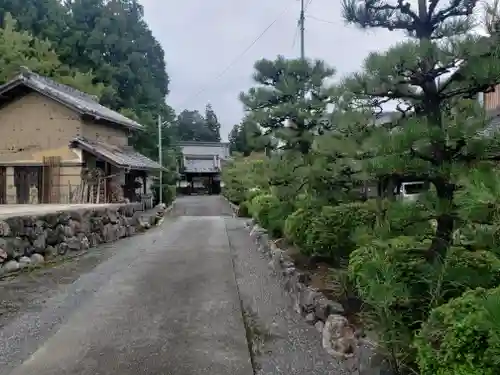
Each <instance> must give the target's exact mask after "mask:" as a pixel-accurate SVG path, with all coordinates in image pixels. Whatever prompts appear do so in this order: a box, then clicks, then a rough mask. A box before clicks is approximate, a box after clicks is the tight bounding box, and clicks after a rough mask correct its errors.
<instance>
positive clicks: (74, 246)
mask: <svg viewBox="0 0 500 375" xmlns="http://www.w3.org/2000/svg"><path fill="white" fill-rule="evenodd" d="M65 242H66V244H67V245H68V250H71V251H79V250H81V249H82V243H81V241H80V240H79V238H78V237H76V236H73V237H70V238H66V241H65Z"/></svg>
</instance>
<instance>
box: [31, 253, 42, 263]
mask: <svg viewBox="0 0 500 375" xmlns="http://www.w3.org/2000/svg"><path fill="white" fill-rule="evenodd" d="M30 260H31V263H32V264H40V263H43V262H44V261H45V259H44V257H43V255H41V254H37V253H35V254H33V255H32V256H31V257H30Z"/></svg>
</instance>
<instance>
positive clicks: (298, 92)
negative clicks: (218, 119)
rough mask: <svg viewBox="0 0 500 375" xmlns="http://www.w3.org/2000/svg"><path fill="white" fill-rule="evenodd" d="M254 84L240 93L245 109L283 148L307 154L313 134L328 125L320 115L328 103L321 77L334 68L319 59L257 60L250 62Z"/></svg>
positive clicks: (331, 73)
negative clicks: (252, 68)
mask: <svg viewBox="0 0 500 375" xmlns="http://www.w3.org/2000/svg"><path fill="white" fill-rule="evenodd" d="M254 69H255V74H254V81H255V83H256V84H257V86H256V87H254V88H251V89H250V90H249V91H248V92H247V93H241V94H240V100H241V101H242V102H243V105H244V107H245V110H246V111H247V112H251V113H252V116H253V118H254V119H255V121H256V122H257V123H258V124H259V125H260V126H261V127H262V128H264V129H265V131H266V133H269V134H271V133H272V135H275V136H277V137H278V138H280V139H282V140H283V141H284V142H285V147H286V148H289V149H295V150H297V151H299V152H300V153H302V154H304V155H305V154H308V153H309V151H310V149H311V145H312V143H313V138H314V135H315V134H318V133H321V132H322V131H323V130H324V129H326V128H328V127H329V124H328V122H327V121H326V120H325V118H324V113H325V109H326V106H327V102H328V95H327V94H328V90H327V89H326V87H325V80H326V79H328V78H331V77H332V76H333V74H334V73H335V70H334V69H332V68H330V67H328V66H326V64H325V63H324V62H323V61H320V60H317V61H307V60H301V59H298V60H287V59H285V58H284V57H282V56H278V58H277V59H276V60H274V61H271V60H266V59H263V60H260V61H257V62H256V63H255V65H254Z"/></svg>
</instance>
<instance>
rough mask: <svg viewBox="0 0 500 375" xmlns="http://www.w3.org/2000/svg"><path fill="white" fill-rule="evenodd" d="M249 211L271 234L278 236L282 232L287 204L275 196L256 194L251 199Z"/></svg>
mask: <svg viewBox="0 0 500 375" xmlns="http://www.w3.org/2000/svg"><path fill="white" fill-rule="evenodd" d="M250 213H251V214H252V217H253V218H254V219H255V220H257V221H258V223H259V224H260V225H261V226H262V227H263V228H265V229H267V230H268V231H269V233H270V234H271V235H272V236H275V237H280V236H281V235H282V234H283V227H284V224H285V219H286V217H287V215H288V212H287V206H286V204H284V203H283V202H281V201H280V200H279V199H278V198H277V197H276V196H274V195H272V194H262V195H257V196H256V197H254V198H253V199H252V201H251V204H250Z"/></svg>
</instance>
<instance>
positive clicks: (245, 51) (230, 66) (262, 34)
mask: <svg viewBox="0 0 500 375" xmlns="http://www.w3.org/2000/svg"><path fill="white" fill-rule="evenodd" d="M289 9H290V6H288V7H286V8H285V9H284V10H283V11H282V12H281V13H280V14H279V15H278V16H277V17H276V18H275V19H274V20H273V21H272V22H271V23H270V24H269V25H268V26H267V27H266V28H265V29H264V30H263V31H262V32H261V33H260V34H259V35H258V36H257V37H256V38H255V39H254V40H253V41H252V43H250V44H249V45H248V46H247V47H246V48H245V49H244V50H243V51H242V52H241V53H240V54H239V55H238V56H236V58H234V59H233V61H231V62H230V63H229V65H228V66H226V68H224V70H222V71H221V72H220V73H219V74H218V75H217V76H216V77H215V78H214V80H213V81H217V80H218V79H219V78H221V77H222V76H223V75H224V74H226V73H227V72H228V71H229V70H230V69H231V68H232V67H233V66H234V65H236V63H237V62H238V61H239V60H240V59H241V58H242V57H243V56H245V54H246V53H247V52H248V51H249V50H250V49H251V48H252V47H253V46H254V45H255V44H257V42H258V41H259V40H260V39H261V38H262V37H263V36H264V35H265V34H266V33H267V32H268V31H269V29H271V27H273V26H274V24H275V23H276V22H278V21H279V19H280V18H281V17H282V16H283V15H284V14H285V13H286V12H287V11H288V10H289ZM213 81H212V82H210V83H208V84H207V85H205V86H204V87H202V88H201V89H200V90H199V91H197V92H196V93H195V94H194V95H192V96H190V97H188V98H187V99H186V100H185V101H184V103H183V104H182V105H181V107H184V105H185V104H186V103H187V102H189V101H190V100H192V99H194V98H196V97H198V96H199V95H200V94H202V93H203V92H205V91H206V90H207V89H208V88H209V87H210V86H211V84H212V83H213Z"/></svg>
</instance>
